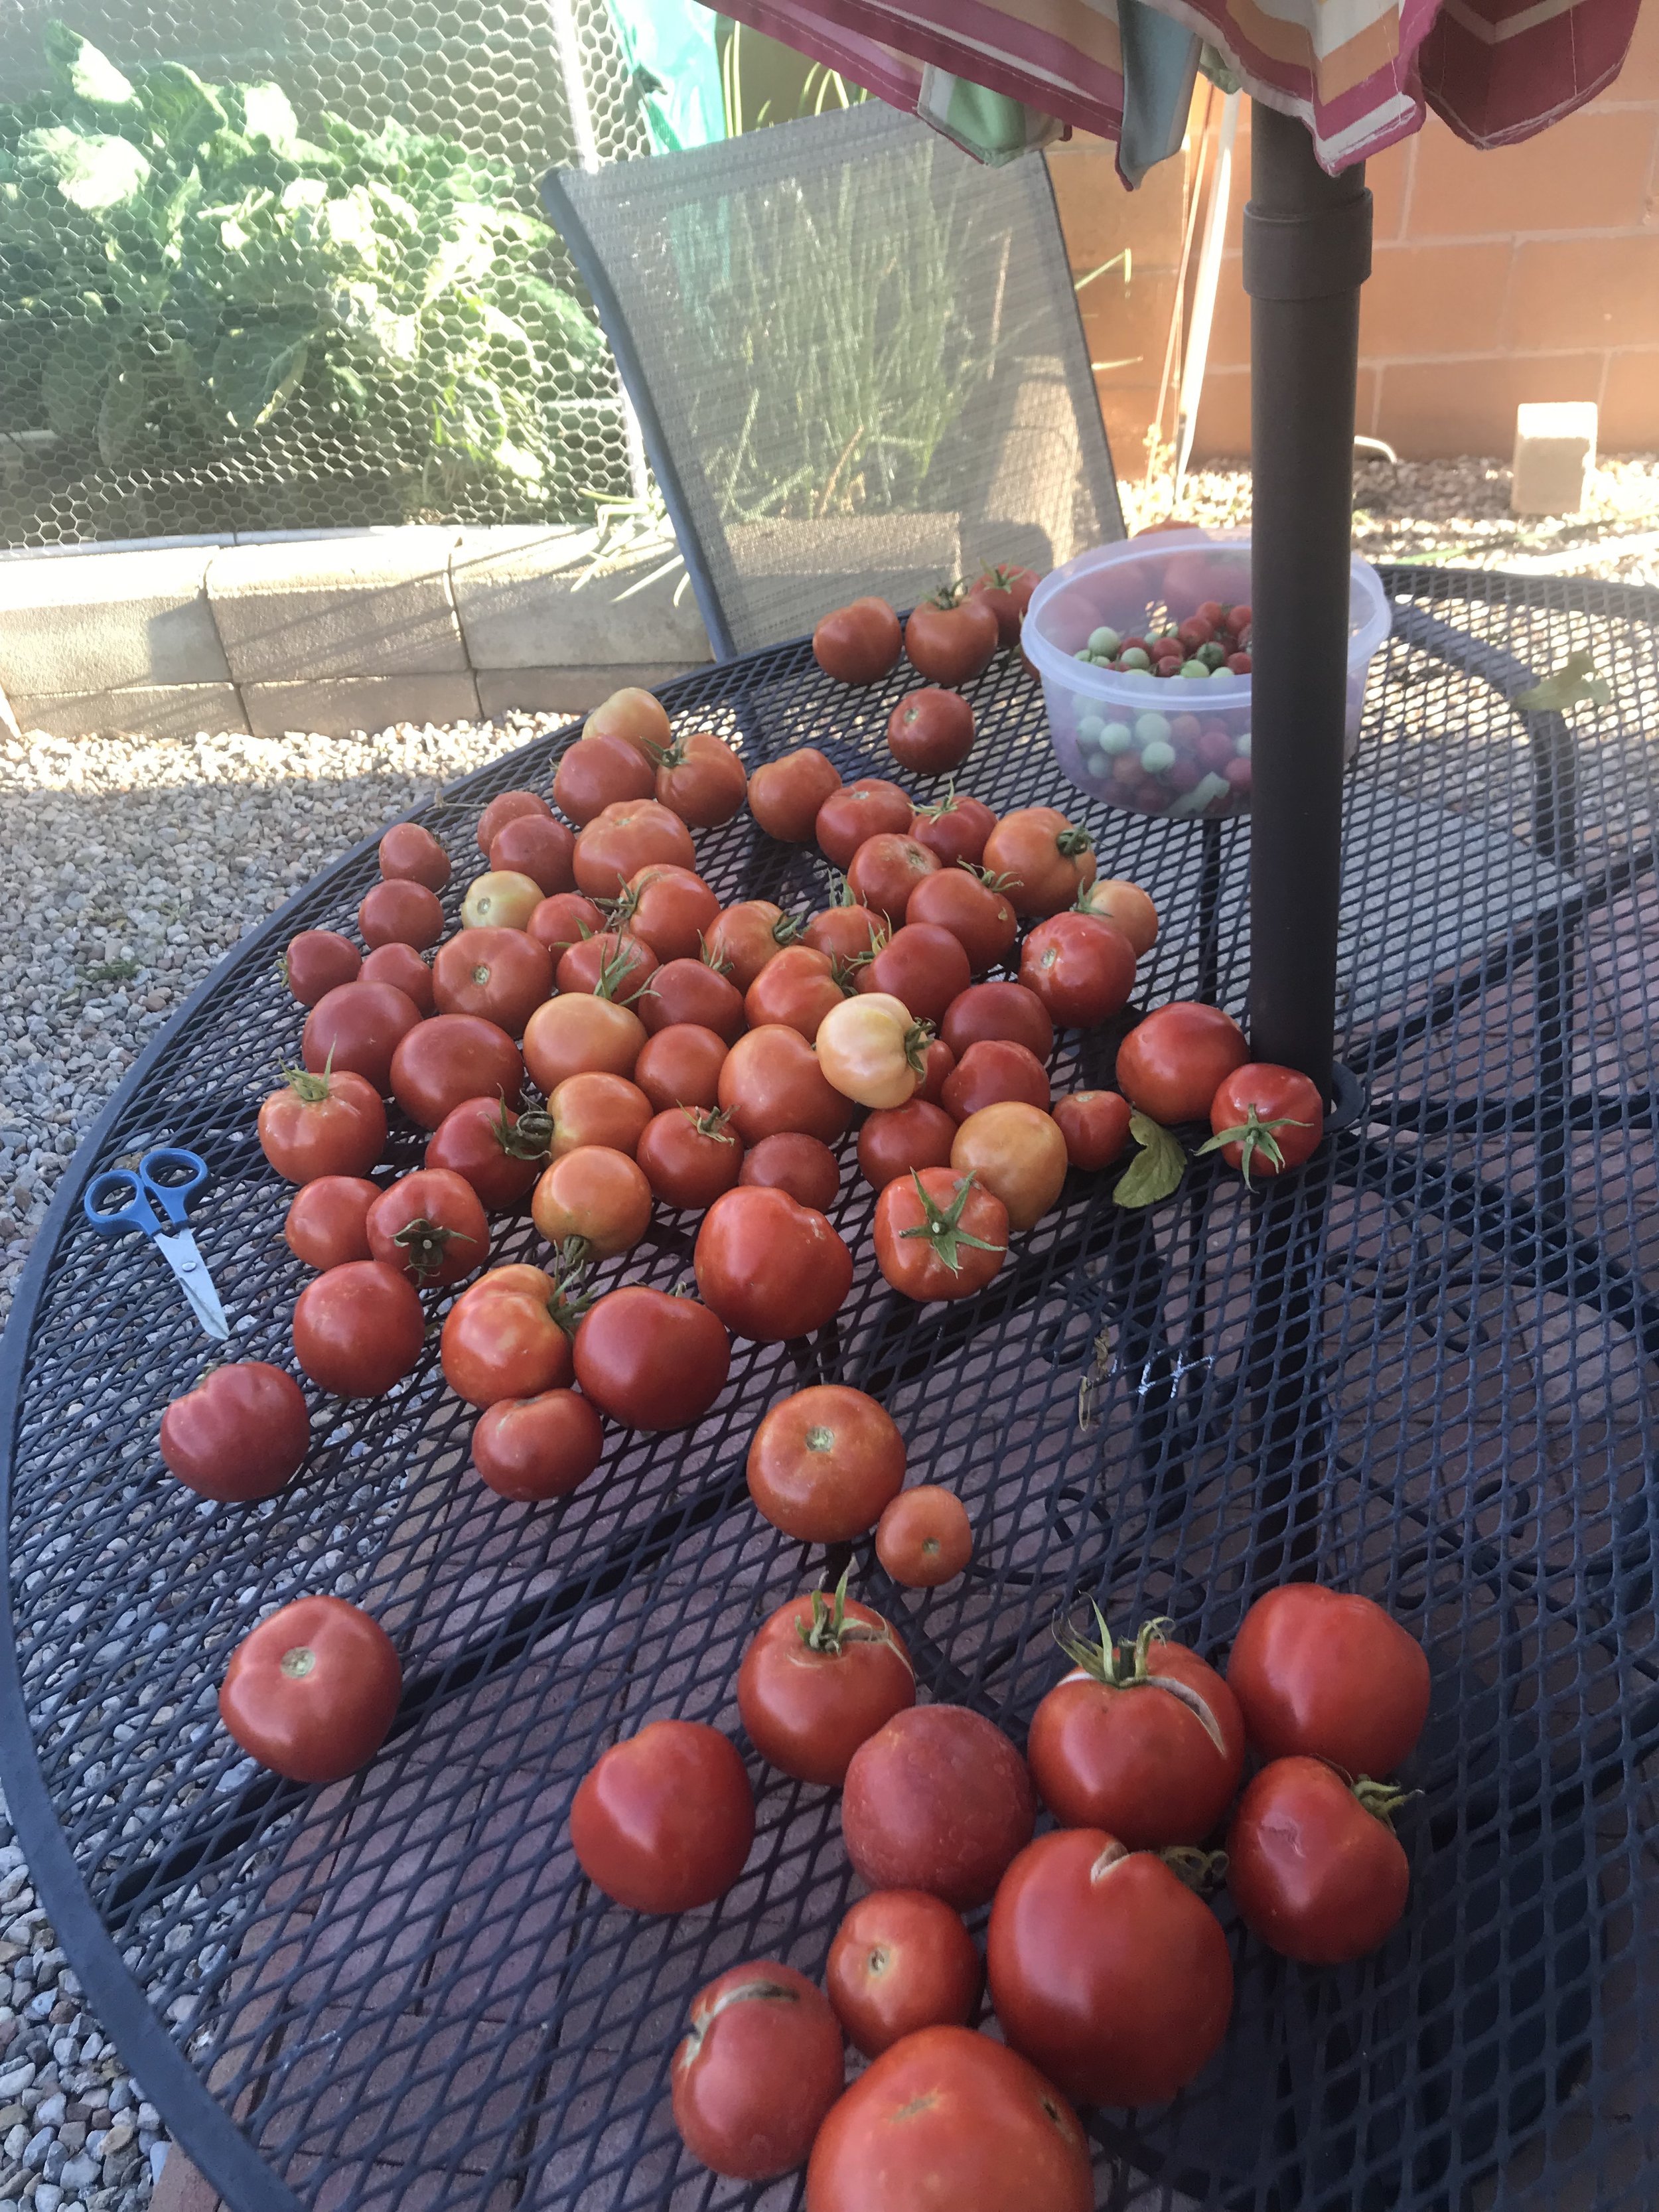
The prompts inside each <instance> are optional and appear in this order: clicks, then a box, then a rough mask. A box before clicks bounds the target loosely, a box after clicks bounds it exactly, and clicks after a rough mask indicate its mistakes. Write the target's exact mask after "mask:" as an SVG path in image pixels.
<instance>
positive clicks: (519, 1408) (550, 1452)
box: [472, 1390, 605, 1499]
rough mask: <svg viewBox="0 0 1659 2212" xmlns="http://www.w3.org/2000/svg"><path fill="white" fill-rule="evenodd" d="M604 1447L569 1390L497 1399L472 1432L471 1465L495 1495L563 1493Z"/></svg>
mask: <svg viewBox="0 0 1659 2212" xmlns="http://www.w3.org/2000/svg"><path fill="white" fill-rule="evenodd" d="M604 1449H605V1434H604V1431H603V1430H602V1429H601V1428H600V1426H599V1415H598V1414H597V1413H595V1412H594V1410H593V1408H592V1406H590V1405H589V1404H588V1402H587V1401H586V1398H583V1397H580V1396H579V1395H577V1393H576V1392H575V1391H574V1390H543V1391H540V1392H538V1395H536V1396H535V1397H533V1398H499V1399H497V1400H496V1401H495V1404H494V1405H493V1406H491V1407H488V1408H487V1409H486V1411H484V1412H483V1413H480V1414H479V1416H478V1419H477V1423H476V1425H474V1428H473V1431H472V1464H473V1466H474V1467H476V1468H477V1470H478V1474H479V1477H480V1479H481V1480H483V1482H485V1483H487V1484H488V1485H489V1488H490V1489H491V1490H493V1491H495V1492H496V1494H497V1496H499V1497H501V1498H524V1499H539V1498H568V1497H569V1495H570V1493H571V1492H572V1491H573V1490H575V1489H577V1488H578V1487H579V1486H580V1485H581V1484H582V1483H584V1482H586V1480H587V1478H588V1476H589V1475H590V1474H592V1472H593V1470H594V1468H596V1467H597V1466H598V1465H599V1455H600V1454H601V1453H602V1451H603V1450H604Z"/></svg>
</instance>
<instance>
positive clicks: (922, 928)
mask: <svg viewBox="0 0 1659 2212" xmlns="http://www.w3.org/2000/svg"><path fill="white" fill-rule="evenodd" d="M972 980H973V978H972V974H971V971H970V969H969V965H968V955H967V952H966V951H965V950H964V948H963V945H962V942H961V940H960V939H959V938H957V936H956V935H955V934H954V933H952V932H951V930H949V929H942V928H939V927H938V926H937V925H935V924H934V923H933V922H928V921H908V922H906V923H905V925H904V927H902V929H896V930H895V931H894V933H893V934H892V935H891V936H890V938H889V939H888V940H887V942H886V944H885V945H883V946H882V948H881V950H880V951H878V953H877V954H876V956H875V957H874V959H873V960H871V961H869V962H867V963H866V965H865V966H864V967H862V968H860V970H859V988H860V991H886V992H890V994H891V995H892V996H893V997H894V998H896V999H897V1000H901V1001H902V1003H903V1004H904V1005H905V1006H908V1008H909V1010H910V1012H912V1013H913V1014H914V1015H915V1018H916V1019H917V1020H918V1021H919V1022H940V1021H943V1020H944V1018H945V1008H946V1007H947V1006H949V1005H950V1003H951V1000H953V999H956V998H959V997H960V996H961V994H963V992H964V991H965V990H966V989H967V988H968V986H969V983H970V982H971V981H972Z"/></svg>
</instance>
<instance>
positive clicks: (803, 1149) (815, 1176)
mask: <svg viewBox="0 0 1659 2212" xmlns="http://www.w3.org/2000/svg"><path fill="white" fill-rule="evenodd" d="M738 1182H740V1183H744V1184H747V1185H748V1186H749V1187H750V1188H751V1189H757V1190H784V1191H787V1192H788V1194H789V1195H790V1197H791V1198H793V1199H795V1200H798V1201H799V1203H800V1204H801V1205H802V1206H811V1208H812V1210H813V1212H816V1213H828V1212H829V1209H830V1207H831V1206H833V1205H834V1204H835V1202H836V1198H837V1197H838V1196H839V1194H840V1192H841V1170H840V1168H839V1167H838V1166H837V1164H836V1156H835V1154H834V1153H833V1152H831V1151H830V1149H829V1146H828V1145H826V1144H824V1143H823V1142H822V1141H821V1140H820V1139H818V1138H817V1137H808V1136H804V1135H803V1134H802V1133H800V1132H799V1130H796V1129H781V1130H780V1131H779V1132H778V1133H777V1135H776V1136H774V1137H763V1138H762V1139H761V1140H760V1142H759V1144H757V1145H755V1146H751V1147H750V1150H749V1151H748V1152H745V1153H744V1156H743V1172H742V1173H741V1174H740V1175H739V1176H738Z"/></svg>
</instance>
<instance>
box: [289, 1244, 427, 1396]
mask: <svg viewBox="0 0 1659 2212" xmlns="http://www.w3.org/2000/svg"><path fill="white" fill-rule="evenodd" d="M425 1340H426V1316H425V1314H424V1313H423V1312H422V1310H421V1301H420V1297H419V1294H418V1292H417V1291H416V1288H415V1285H414V1284H413V1283H411V1282H410V1279H409V1277H408V1276H407V1275H406V1274H404V1272H403V1270H402V1268H400V1267H388V1266H386V1263H385V1261H380V1260H348V1261H346V1263H345V1264H344V1266H343V1267H331V1268H330V1269H329V1270H328V1272H327V1273H326V1274H323V1275H319V1276H318V1277H317V1278H316V1279H315V1280H314V1281H312V1282H309V1283H307V1285H306V1286H305V1288H304V1290H302V1291H301V1293H300V1295H299V1297H298V1299H297V1300H296V1301H295V1307H294V1356H295V1358H296V1359H297V1360H298V1361H299V1363H300V1364H301V1367H303V1368H304V1370H305V1371H306V1373H307V1375H308V1376H310V1377H311V1379H312V1381H313V1383H316V1384H317V1386H318V1388H319V1389H323V1390H328V1391H331V1393H332V1394H333V1395H335V1396H336V1397H337V1398H383V1397H385V1395H386V1392H387V1391H388V1390H389V1389H391V1388H392V1384H393V1383H401V1382H402V1380H403V1378H404V1376H405V1375H408V1374H410V1373H412V1372H413V1370H414V1369H415V1368H416V1365H417V1364H419V1361H420V1357H421V1348H422V1345H423V1344H424V1342H425Z"/></svg>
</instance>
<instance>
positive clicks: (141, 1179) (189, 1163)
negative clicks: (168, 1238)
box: [81, 1145, 208, 1237]
mask: <svg viewBox="0 0 1659 2212" xmlns="http://www.w3.org/2000/svg"><path fill="white" fill-rule="evenodd" d="M164 1174H166V1175H168V1176H172V1177H173V1180H172V1181H169V1182H163V1181H162V1180H161V1177H162V1176H163V1175H164ZM207 1176H208V1166H207V1162H206V1161H205V1160H204V1158H202V1155H201V1154H200V1153H199V1152H186V1151H185V1149H184V1147H183V1146H179V1145H157V1146H155V1150H154V1151H153V1152H146V1153H145V1154H144V1157H143V1159H141V1160H140V1161H139V1163H138V1166H137V1171H136V1172H135V1171H134V1170H132V1169H131V1168H106V1170H105V1171H104V1173H103V1174H102V1175H97V1176H94V1177H93V1179H92V1181H91V1182H89V1183H88V1185H87V1190H86V1195H85V1197H84V1198H83V1199H82V1201H81V1206H82V1212H84V1213H85V1215H86V1217H87V1219H88V1221H89V1222H90V1223H91V1224H92V1226H93V1227H94V1229H95V1230H96V1231H98V1234H99V1235H100V1237H118V1236H119V1235H120V1234H121V1232H122V1231H123V1230H125V1229H138V1230H142V1231H143V1233H144V1235H145V1236H147V1237H160V1236H161V1235H164V1234H165V1233H166V1231H167V1230H168V1229H182V1228H183V1227H184V1225H185V1218H186V1217H185V1200H187V1199H188V1198H190V1197H191V1196H192V1195H193V1194H195V1193H196V1192H197V1191H198V1190H200V1188H202V1185H203V1184H204V1182H206V1181H207ZM112 1199H119V1200H124V1201H125V1202H124V1203H122V1204H120V1205H116V1206H111V1205H110V1204H109V1202H108V1201H109V1200H112ZM156 1206H160V1207H161V1215H163V1216H165V1220H163V1219H162V1218H159V1217H158V1216H157V1214H156V1212H155V1208H156Z"/></svg>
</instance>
